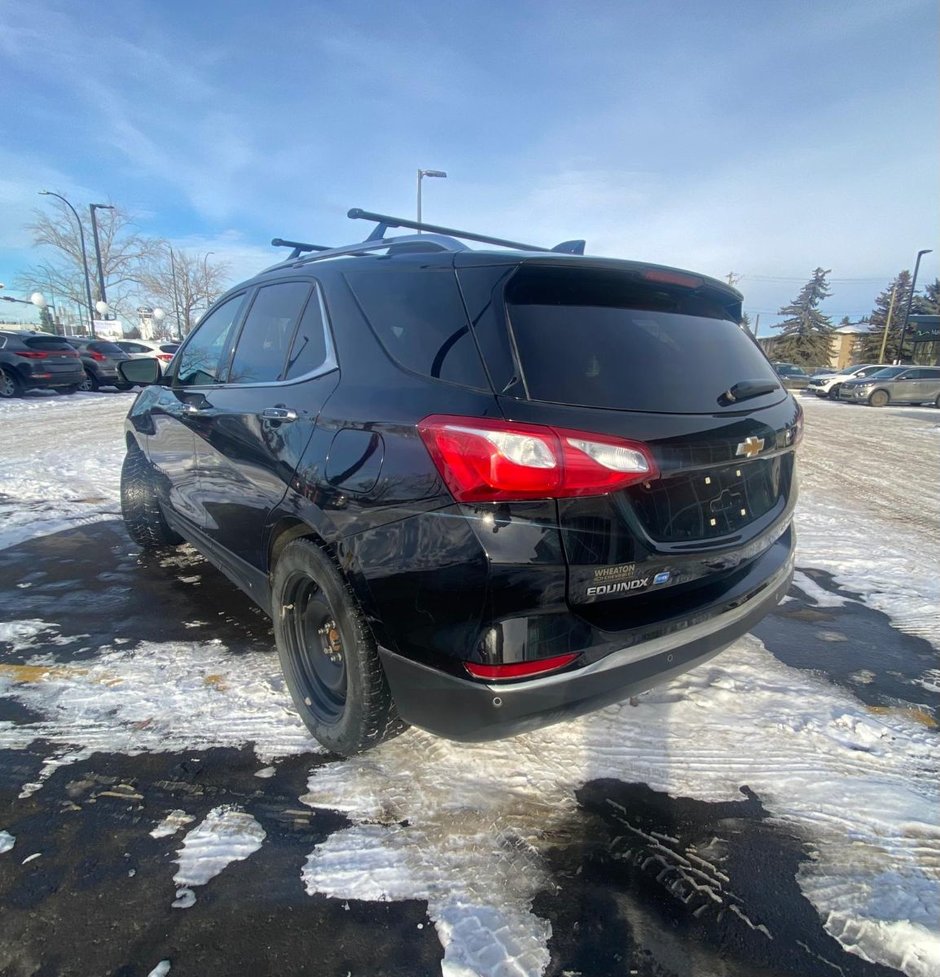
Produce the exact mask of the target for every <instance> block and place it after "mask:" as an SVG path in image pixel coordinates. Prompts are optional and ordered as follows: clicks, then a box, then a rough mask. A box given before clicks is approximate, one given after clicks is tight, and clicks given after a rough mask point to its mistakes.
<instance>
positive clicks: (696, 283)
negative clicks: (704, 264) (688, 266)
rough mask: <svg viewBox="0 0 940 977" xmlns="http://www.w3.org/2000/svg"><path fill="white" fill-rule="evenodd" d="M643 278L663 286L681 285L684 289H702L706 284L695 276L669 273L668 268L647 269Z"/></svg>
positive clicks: (676, 272)
mask: <svg viewBox="0 0 940 977" xmlns="http://www.w3.org/2000/svg"><path fill="white" fill-rule="evenodd" d="M642 274H643V277H644V278H645V279H646V280H647V281H648V282H660V283H661V284H663V285H679V286H680V287H682V288H701V287H702V285H703V284H704V282H703V281H702V279H701V278H696V277H695V276H694V275H685V274H683V273H682V272H681V271H669V270H668V269H666V268H647V269H646V271H644V272H643V273H642Z"/></svg>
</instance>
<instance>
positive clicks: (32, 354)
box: [15, 349, 49, 360]
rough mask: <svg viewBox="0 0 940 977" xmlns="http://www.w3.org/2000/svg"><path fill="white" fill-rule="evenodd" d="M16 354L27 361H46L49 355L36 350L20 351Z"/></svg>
mask: <svg viewBox="0 0 940 977" xmlns="http://www.w3.org/2000/svg"><path fill="white" fill-rule="evenodd" d="M15 352H16V355H17V356H22V357H23V358H24V359H27V360H44V359H45V358H46V357H47V356H48V355H49V354H48V353H44V352H40V351H39V350H36V349H31V350H25V349H18V350H16V351H15Z"/></svg>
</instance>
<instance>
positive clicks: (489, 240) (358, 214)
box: [346, 207, 551, 251]
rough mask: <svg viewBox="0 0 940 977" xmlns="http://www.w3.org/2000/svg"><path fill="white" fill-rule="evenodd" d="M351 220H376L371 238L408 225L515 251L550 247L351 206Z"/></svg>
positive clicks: (349, 215) (416, 228) (541, 249)
mask: <svg viewBox="0 0 940 977" xmlns="http://www.w3.org/2000/svg"><path fill="white" fill-rule="evenodd" d="M346 216H347V217H349V218H350V219H352V220H366V221H377V222H378V225H379V226H378V227H377V228H376V229H375V231H373V232H372V234H370V235H369V239H370V240H372V239H373V238H374V236H375V234H376V232H378V231H379V230H380V229H381V232H382V235H383V236H384V234H385V231H386V230H387V229H388V228H389V227H409V228H412V229H413V230H415V231H429V232H430V233H432V234H445V235H447V236H448V237H459V238H464V239H465V240H467V241H482V242H483V243H484V244H498V245H499V246H500V247H503V248H513V249H514V250H516V251H549V250H551V249H550V248H541V247H539V246H538V245H536V244H521V243H520V242H519V241H507V240H505V239H504V238H501V237H490V236H489V235H487V234H474V233H472V232H471V231H458V230H456V229H455V228H453V227H441V226H440V225H438V224H425V223H424V222H419V221H411V220H406V219H405V218H404V217H389V216H388V215H387V214H373V213H370V212H369V211H368V210H361V209H360V208H359V207H353V208H352V210H350V211H349V213H348V214H347V215H346Z"/></svg>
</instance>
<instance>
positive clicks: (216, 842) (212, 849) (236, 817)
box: [173, 805, 266, 896]
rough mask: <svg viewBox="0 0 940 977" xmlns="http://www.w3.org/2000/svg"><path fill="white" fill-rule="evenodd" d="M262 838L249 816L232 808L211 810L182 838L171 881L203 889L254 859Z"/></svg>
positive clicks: (254, 822)
mask: <svg viewBox="0 0 940 977" xmlns="http://www.w3.org/2000/svg"><path fill="white" fill-rule="evenodd" d="M265 837H266V834H265V830H264V828H262V827H261V825H260V824H258V822H257V821H256V820H255V819H254V818H253V817H252V816H251V815H250V814H246V813H245V812H244V811H242V810H240V809H239V808H237V807H234V806H231V805H224V806H222V807H216V808H213V809H212V810H211V811H210V812H209V813H208V814H207V815H206V817H205V820H204V821H202V823H201V824H199V825H197V826H196V827H195V828H193V829H192V831H190V832H189V833H188V834H187V835H186V837H185V838H183V847H182V848H180V849H179V851H178V852H177V855H178V856H179V857H178V858H176V859H174V860H175V861H176V863H177V864H178V865H179V871H178V872H177V873H176V875H174V876H173V881H174V882H176V883H177V885H181V886H186V887H189V886H193V885H205V884H206V883H207V882H208V881H209V880H210V879H214V878H215V877H216V876H217V875H218V874H219V872H221V871H222V870H223V869H224V868H225V867H226V866H227V865H230V864H231V863H232V862H240V861H243V860H244V859H246V858H248V856H249V855H253V854H254V853H255V852H256V851H257V850H258V849H259V848H260V847H261V843H262V842H263V841H264V839H265ZM177 896H179V893H177Z"/></svg>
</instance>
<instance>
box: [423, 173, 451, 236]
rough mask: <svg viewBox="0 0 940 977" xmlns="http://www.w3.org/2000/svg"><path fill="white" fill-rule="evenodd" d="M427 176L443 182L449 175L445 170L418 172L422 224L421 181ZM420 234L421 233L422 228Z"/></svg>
mask: <svg viewBox="0 0 940 977" xmlns="http://www.w3.org/2000/svg"><path fill="white" fill-rule="evenodd" d="M426 176H436V177H438V178H439V179H441V180H443V179H445V178H446V177H447V174H446V173H445V172H444V171H443V170H418V223H419V224H420V223H421V181H422V180H423V179H424V178H425V177H426ZM418 233H419V234H420V233H421V230H420V228H419V229H418Z"/></svg>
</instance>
